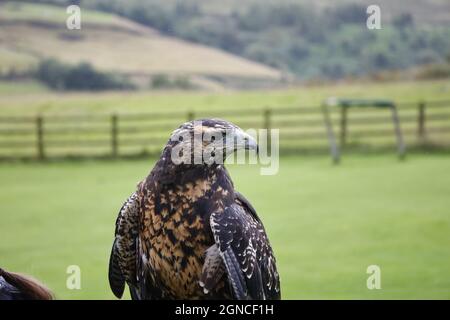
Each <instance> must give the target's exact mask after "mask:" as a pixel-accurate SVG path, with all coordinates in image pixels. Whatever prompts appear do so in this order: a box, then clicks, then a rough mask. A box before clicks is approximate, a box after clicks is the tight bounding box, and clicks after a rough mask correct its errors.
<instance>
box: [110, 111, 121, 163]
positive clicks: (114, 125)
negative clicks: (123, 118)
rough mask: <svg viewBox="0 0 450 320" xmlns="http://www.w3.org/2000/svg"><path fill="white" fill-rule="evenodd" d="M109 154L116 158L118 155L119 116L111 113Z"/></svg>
mask: <svg viewBox="0 0 450 320" xmlns="http://www.w3.org/2000/svg"><path fill="white" fill-rule="evenodd" d="M111 155H112V157H113V158H116V157H117V156H118V155H119V117H118V116H117V114H113V115H111Z"/></svg>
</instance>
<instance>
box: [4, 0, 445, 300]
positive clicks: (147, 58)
mask: <svg viewBox="0 0 450 320" xmlns="http://www.w3.org/2000/svg"><path fill="white" fill-rule="evenodd" d="M377 3H378V5H379V6H380V9H381V29H379V30H378V29H375V30H369V29H368V28H367V26H366V20H367V17H368V14H367V13H366V9H367V6H368V5H370V4H372V1H369V0H367V1H366V0H359V1H357V0H345V1H339V2H338V3H337V2H330V1H322V0H320V1H317V0H316V1H312V0H277V1H275V0H248V1H237V0H221V1H219V0H210V1H200V0H183V1H179V0H166V1H157V0H92V1H84V0H82V1H67V0H46V1H0V160H1V161H0V181H1V183H0V201H1V202H2V203H3V209H2V210H1V211H0V217H1V219H2V223H1V224H0V262H1V264H2V266H3V267H5V268H7V269H9V270H13V271H20V272H24V273H27V274H31V275H33V276H36V277H38V278H40V279H42V280H43V281H44V282H45V283H47V284H48V286H49V287H50V288H51V289H52V290H53V291H54V292H55V294H56V297H57V298H112V294H110V292H109V289H108V285H107V277H106V270H107V259H108V254H109V245H110V242H111V239H112V235H113V231H114V230H113V226H114V219H115V217H116V212H117V210H118V209H119V208H120V206H121V203H120V202H121V201H122V199H124V198H126V197H127V196H128V195H129V193H131V192H132V190H133V188H134V186H135V185H136V183H137V182H138V181H139V179H142V178H143V177H144V176H145V175H146V174H147V173H148V172H149V170H150V169H151V167H152V165H153V163H154V161H155V159H156V157H157V156H158V154H159V152H160V150H161V148H162V146H163V145H164V144H165V142H166V140H167V139H168V137H169V133H170V132H171V131H172V130H173V129H174V128H176V127H177V126H179V125H180V124H181V123H183V122H184V121H187V120H189V119H194V118H202V117H221V118H225V119H227V120H230V121H232V122H235V123H236V124H238V125H240V126H241V127H242V128H244V129H247V128H256V129H257V128H268V129H271V128H272V129H280V151H281V159H280V172H279V174H277V175H275V176H271V177H264V176H259V170H258V168H257V167H255V166H232V167H231V168H230V171H231V174H232V176H233V178H234V180H235V183H236V185H237V187H238V189H239V190H240V191H241V192H242V193H244V194H245V195H246V196H247V197H248V198H249V199H250V200H251V201H252V203H253V204H254V205H255V207H256V209H257V210H258V212H259V213H260V215H261V216H262V218H263V221H264V222H265V224H266V229H267V232H268V233H269V236H270V238H271V239H273V240H272V241H273V246H274V250H275V253H276V254H277V258H278V260H279V263H278V264H279V265H280V267H279V268H280V272H281V279H282V286H283V295H284V298H291V299H296V298H446V299H448V298H450V278H449V277H448V270H449V269H450V247H449V246H448V244H449V243H450V209H449V208H450V199H449V197H448V194H449V193H450V170H449V169H450V161H449V160H450V157H449V148H450V3H449V2H448V1H447V0H428V1H419V0H396V1H388V0H379V1H377ZM71 4H76V5H79V6H80V8H81V29H79V30H77V29H75V30H69V29H68V28H67V26H66V21H67V19H68V17H70V15H71V14H70V13H67V11H66V9H67V7H68V6H69V5H71ZM329 97H335V98H336V99H343V98H344V99H357V101H362V100H364V101H367V100H372V99H382V100H383V101H385V100H389V101H392V102H393V103H394V104H395V105H396V107H397V110H398V116H399V124H400V130H401V134H402V138H403V139H404V143H405V145H406V150H407V157H406V161H403V162H399V161H397V159H396V154H395V151H396V146H397V139H396V137H397V136H396V131H395V126H394V125H393V122H392V114H391V112H390V111H389V110H384V109H383V110H379V109H376V108H351V109H348V110H347V108H340V107H338V106H330V107H329V108H328V109H327V110H328V111H329V120H330V121H329V122H328V123H329V124H331V126H332V129H333V130H332V132H333V134H334V135H335V137H334V138H335V140H336V142H337V146H338V147H339V148H340V150H341V151H342V152H343V153H344V154H345V156H344V157H343V161H342V165H341V166H340V167H339V168H334V167H332V166H331V165H330V159H329V155H328V153H329V135H327V133H328V134H329V131H327V126H326V123H327V122H326V121H325V120H326V119H327V118H326V114H325V113H324V109H323V108H322V106H323V105H324V103H325V101H329V100H327V99H328V98H329ZM69 265H79V266H80V268H81V270H82V289H81V290H69V289H68V288H67V287H66V277H67V276H68V275H67V274H66V273H65V271H66V268H67V266H69ZM369 265H379V266H380V268H381V270H382V289H381V290H369V289H367V287H366V279H367V277H368V275H367V274H366V269H367V267H368V266H369Z"/></svg>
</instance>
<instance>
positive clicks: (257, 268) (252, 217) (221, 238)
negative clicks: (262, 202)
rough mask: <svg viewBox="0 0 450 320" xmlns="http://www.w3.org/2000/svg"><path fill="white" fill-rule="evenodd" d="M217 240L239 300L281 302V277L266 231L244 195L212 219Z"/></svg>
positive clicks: (212, 216)
mask: <svg viewBox="0 0 450 320" xmlns="http://www.w3.org/2000/svg"><path fill="white" fill-rule="evenodd" d="M210 225H211V229H212V231H213V234H214V239H215V242H216V244H217V245H218V247H219V252H220V255H221V256H222V259H223V261H224V264H225V267H226V270H227V275H228V279H229V281H230V284H231V286H232V288H233V292H234V295H235V298H236V299H255V300H259V299H279V298H280V285H279V275H278V272H277V270H276V264H275V257H274V256H273V251H272V248H271V247H270V244H269V241H268V239H267V235H266V232H265V230H264V227H263V225H262V223H261V221H260V220H259V218H258V217H257V215H256V212H255V211H254V209H253V207H252V206H251V205H250V204H249V202H248V201H247V200H246V199H245V198H243V197H242V196H241V195H240V194H238V193H237V194H236V201H235V203H233V204H232V205H230V206H228V207H226V208H225V209H224V211H223V212H215V213H213V214H212V215H211V217H210Z"/></svg>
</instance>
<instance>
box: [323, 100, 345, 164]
mask: <svg viewBox="0 0 450 320" xmlns="http://www.w3.org/2000/svg"><path fill="white" fill-rule="evenodd" d="M322 114H323V120H324V123H325V129H326V131H327V137H328V143H329V145H330V153H331V157H332V159H333V164H339V163H340V161H341V155H340V152H339V147H338V145H337V143H336V137H335V135H334V132H333V124H332V122H331V117H330V112H329V111H328V105H327V104H326V103H323V104H322Z"/></svg>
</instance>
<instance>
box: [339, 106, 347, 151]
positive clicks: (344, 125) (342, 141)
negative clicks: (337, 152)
mask: <svg viewBox="0 0 450 320" xmlns="http://www.w3.org/2000/svg"><path fill="white" fill-rule="evenodd" d="M346 143H347V107H346V106H343V107H341V135H340V144H341V147H343V146H345V144H346Z"/></svg>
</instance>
